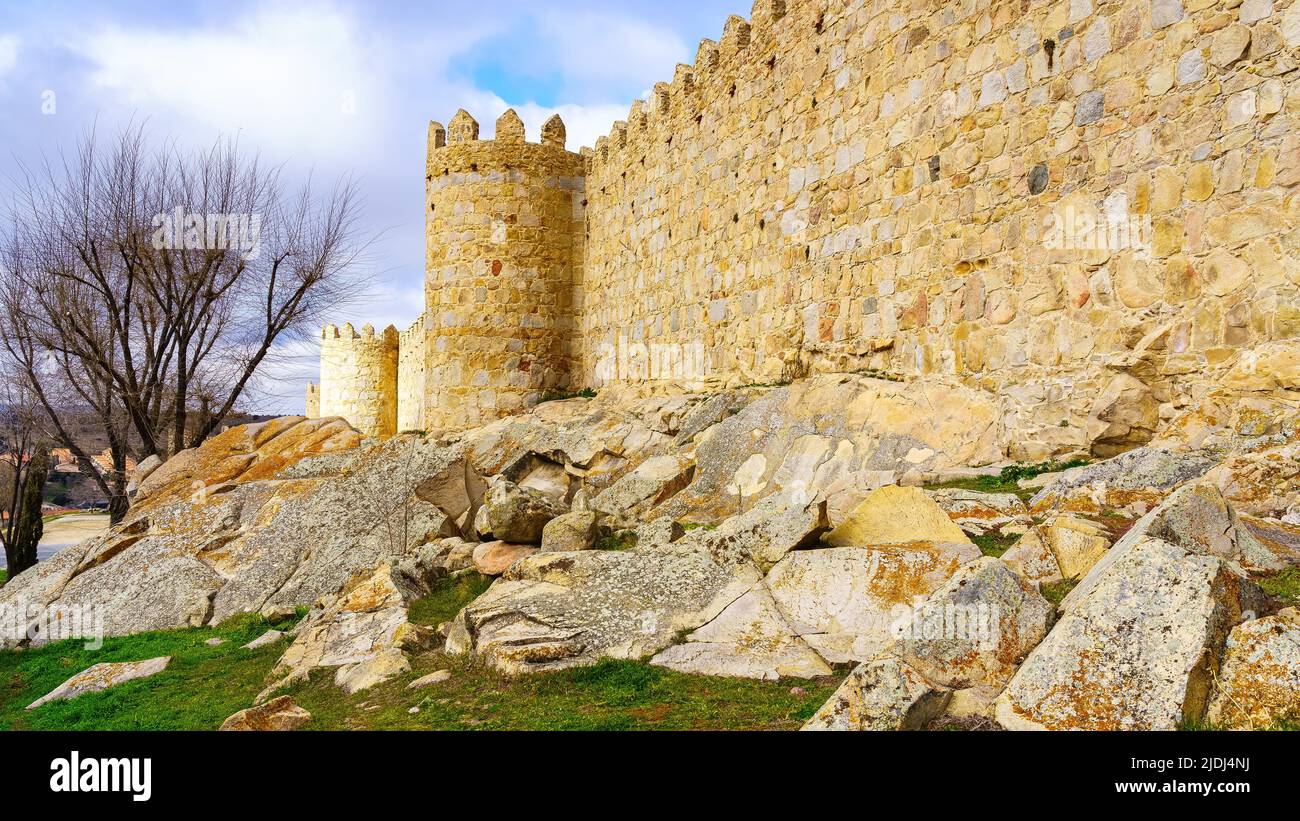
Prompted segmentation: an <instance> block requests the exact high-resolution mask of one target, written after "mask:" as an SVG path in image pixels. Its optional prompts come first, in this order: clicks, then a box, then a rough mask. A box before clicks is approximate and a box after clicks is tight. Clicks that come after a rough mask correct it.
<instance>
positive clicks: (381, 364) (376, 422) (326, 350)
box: [317, 323, 399, 436]
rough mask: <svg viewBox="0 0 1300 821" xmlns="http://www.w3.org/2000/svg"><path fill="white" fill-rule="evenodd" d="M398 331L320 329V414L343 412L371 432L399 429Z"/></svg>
mask: <svg viewBox="0 0 1300 821" xmlns="http://www.w3.org/2000/svg"><path fill="white" fill-rule="evenodd" d="M398 339H399V337H398V333H397V329H396V328H394V327H393V326H391V325H389V326H388V328H387V329H385V330H384V332H383V333H382V334H379V335H376V334H375V329H374V327H372V326H370V325H366V326H364V327H363V328H362V329H361V333H357V332H356V330H354V329H353V327H352V325H351V324H350V323H349V324H347V325H344V326H343V327H342V328H336V327H335V326H333V325H326V326H325V329H324V330H323V331H322V333H321V356H320V387H319V389H318V399H317V401H318V409H317V412H318V415H319V416H320V417H332V416H341V417H343V418H344V419H346V420H348V422H349V423H350V424H351V425H352V427H354V428H356V429H357V430H359V431H361V432H362V433H363V434H365V435H367V436H392V435H393V434H394V433H396V432H397V346H398Z"/></svg>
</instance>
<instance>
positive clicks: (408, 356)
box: [397, 315, 426, 433]
mask: <svg viewBox="0 0 1300 821" xmlns="http://www.w3.org/2000/svg"><path fill="white" fill-rule="evenodd" d="M424 340H425V328H424V316H423V315H421V316H420V318H419V319H417V320H416V321H415V323H414V324H412V325H411V327H409V328H407V329H406V330H405V331H402V334H401V336H400V337H399V338H398V348H397V430H398V432H399V433H400V432H402V431H408V430H424V429H425V424H424V401H425V380H424V368H425V356H426V351H425V346H424Z"/></svg>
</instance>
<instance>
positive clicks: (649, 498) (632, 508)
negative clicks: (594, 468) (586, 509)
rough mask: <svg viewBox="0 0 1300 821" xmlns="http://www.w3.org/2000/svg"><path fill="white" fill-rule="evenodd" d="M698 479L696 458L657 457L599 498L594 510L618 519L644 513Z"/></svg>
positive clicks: (638, 467) (624, 476)
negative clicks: (696, 477) (692, 480)
mask: <svg viewBox="0 0 1300 821" xmlns="http://www.w3.org/2000/svg"><path fill="white" fill-rule="evenodd" d="M694 477H695V460H694V459H693V458H691V457H689V456H684V455H678V454H670V455H665V456H655V457H652V458H650V459H647V460H645V461H644V462H642V463H641V464H639V465H637V466H636V467H635V468H634V469H633V470H631V471H630V472H629V473H626V474H624V475H623V477H622V478H620V479H619V480H618V481H616V482H614V484H612V485H610V486H609V487H607V488H605V489H604V490H602V491H601V492H600V493H598V494H596V496H595V497H594V498H593V499H592V500H591V508H592V509H593V510H596V511H599V512H601V513H605V514H609V515H612V516H616V517H627V516H632V515H635V514H638V513H644V512H645V511H647V510H650V509H652V508H654V507H655V506H657V505H659V504H661V503H663V502H664V501H666V500H667V499H668V498H669V497H671V496H672V495H673V494H674V493H677V492H678V491H679V490H681V489H682V488H684V487H686V486H687V485H688V484H690V483H691V479H693V478H694Z"/></svg>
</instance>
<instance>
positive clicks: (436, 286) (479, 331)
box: [424, 110, 585, 429]
mask: <svg viewBox="0 0 1300 821" xmlns="http://www.w3.org/2000/svg"><path fill="white" fill-rule="evenodd" d="M564 141H565V129H564V123H563V122H561V121H560V119H559V118H558V117H554V118H552V119H551V120H550V121H548V122H547V123H546V125H545V127H544V128H543V130H542V141H541V142H540V143H530V142H527V141H525V139H524V124H523V122H522V121H521V120H520V119H519V116H518V115H517V114H515V112H514V111H513V110H512V111H507V112H506V113H505V114H503V115H501V118H500V119H499V120H497V124H496V138H495V139H493V140H480V139H479V137H478V123H476V122H475V121H474V119H473V118H472V117H471V116H470V115H469V114H467V113H466V112H465V111H463V110H462V111H460V112H458V113H457V114H456V116H455V117H453V118H452V120H451V123H450V124H449V127H448V128H447V130H446V131H445V132H444V130H443V128H442V126H441V125H439V124H438V123H431V124H430V125H429V145H428V155H427V159H426V163H425V191H426V203H425V207H426V211H425V225H426V231H425V260H426V268H425V309H426V315H425V340H424V342H425V371H424V380H425V385H424V399H425V401H424V422H425V426H426V427H428V428H430V429H437V428H454V427H464V426H469V425H475V424H479V423H482V422H485V421H488V420H491V419H494V418H496V417H497V416H501V415H505V414H510V413H515V412H518V411H520V410H523V409H524V408H526V407H529V406H531V405H533V404H536V402H537V400H538V399H539V398H540V397H541V396H542V395H543V394H544V393H546V392H548V391H559V390H567V389H568V388H569V387H570V385H571V384H572V382H573V381H574V379H575V376H576V370H577V368H576V363H575V359H574V349H575V340H574V329H575V316H576V310H577V308H578V306H579V303H580V299H581V297H580V294H581V289H582V261H583V229H584V224H583V223H584V208H585V199H584V189H585V183H584V180H585V176H584V175H585V168H584V165H585V160H584V158H583V157H582V156H581V155H580V154H574V153H570V152H569V151H566V150H565V148H564Z"/></svg>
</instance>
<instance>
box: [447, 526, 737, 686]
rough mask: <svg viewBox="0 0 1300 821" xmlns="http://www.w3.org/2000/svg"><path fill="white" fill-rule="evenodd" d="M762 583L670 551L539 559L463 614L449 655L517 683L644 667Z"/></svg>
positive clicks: (525, 562)
mask: <svg viewBox="0 0 1300 821" xmlns="http://www.w3.org/2000/svg"><path fill="white" fill-rule="evenodd" d="M757 577H758V574H757V571H755V570H754V569H753V568H752V567H750V566H747V565H739V566H724V565H722V564H719V563H718V562H716V561H715V560H714V559H713V558H712V557H711V556H710V555H709V554H708V553H706V552H704V551H700V550H694V549H689V548H687V549H677V548H675V547H671V546H670V547H666V548H659V549H652V550H628V551H600V550H585V551H580V552H569V553H563V552H561V553H538V554H535V555H533V556H529V557H527V558H524V559H522V560H520V561H518V562H516V563H515V564H514V565H513V566H512V567H511V568H510V569H509V570H508V571H507V572H506V573H505V575H503V576H502V577H501V578H500V579H499V580H498V581H497V582H496V583H494V584H493V585H492V587H491V588H489V589H488V591H487V592H486V593H484V594H483V595H482V596H480V597H479V598H478V599H477V600H475V601H474V602H473V603H472V604H470V605H469V606H467V607H466V608H465V609H464V610H462V611H461V612H460V615H458V616H457V617H456V620H455V623H454V626H453V628H452V632H451V634H450V636H449V637H448V638H447V645H446V647H447V650H448V651H449V652H458V653H466V652H472V653H474V654H475V655H478V656H481V657H483V658H485V659H487V660H488V661H489V662H491V663H492V664H493V665H494V666H496V667H497V668H498V669H500V670H502V671H503V672H506V673H511V674H515V673H525V672H532V671H538V670H554V669H560V668H564V667H574V666H580V665H584V664H593V663H595V662H596V661H598V660H599V659H601V658H641V657H643V656H647V655H650V654H652V653H656V652H658V651H659V650H662V649H663V648H664V647H666V646H668V645H669V644H671V643H672V641H673V639H674V637H675V636H676V635H677V634H678V633H680V632H681V631H683V630H692V629H694V628H696V627H699V626H701V625H703V624H705V623H706V622H708V621H709V620H711V619H712V618H713V617H714V616H716V615H717V614H718V613H719V612H720V611H721V610H722V609H723V608H724V607H726V606H727V605H728V604H730V603H731V602H733V601H735V600H736V599H737V598H738V597H739V596H740V595H741V594H742V593H744V592H745V590H746V589H748V588H749V587H751V586H752V585H753V584H754V582H755V581H756V580H757Z"/></svg>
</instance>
